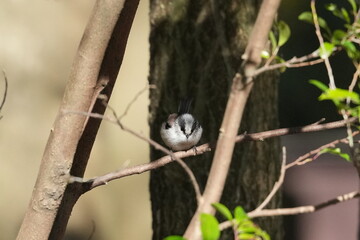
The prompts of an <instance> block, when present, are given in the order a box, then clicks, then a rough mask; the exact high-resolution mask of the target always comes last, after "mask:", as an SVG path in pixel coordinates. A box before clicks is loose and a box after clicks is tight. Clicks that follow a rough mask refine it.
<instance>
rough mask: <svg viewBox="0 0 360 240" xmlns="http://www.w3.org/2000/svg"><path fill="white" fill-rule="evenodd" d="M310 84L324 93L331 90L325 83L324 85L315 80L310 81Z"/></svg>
mask: <svg viewBox="0 0 360 240" xmlns="http://www.w3.org/2000/svg"><path fill="white" fill-rule="evenodd" d="M309 83H310V84H312V85H314V86H315V87H317V88H319V89H320V90H321V91H323V92H326V91H327V90H328V89H329V87H328V86H326V85H325V84H324V83H322V82H320V81H318V80H315V79H311V80H309Z"/></svg>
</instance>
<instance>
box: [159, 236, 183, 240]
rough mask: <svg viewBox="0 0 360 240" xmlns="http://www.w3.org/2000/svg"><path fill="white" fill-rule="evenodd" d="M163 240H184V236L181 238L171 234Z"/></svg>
mask: <svg viewBox="0 0 360 240" xmlns="http://www.w3.org/2000/svg"><path fill="white" fill-rule="evenodd" d="M164 240H186V238H183V237H182V236H177V235H172V236H168V237H166V238H164Z"/></svg>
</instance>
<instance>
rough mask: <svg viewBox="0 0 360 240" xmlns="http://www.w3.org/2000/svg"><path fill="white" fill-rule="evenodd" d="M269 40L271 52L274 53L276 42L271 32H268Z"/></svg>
mask: <svg viewBox="0 0 360 240" xmlns="http://www.w3.org/2000/svg"><path fill="white" fill-rule="evenodd" d="M269 38H270V42H271V48H272V52H275V49H276V48H277V41H276V38H275V34H274V32H273V31H270V32H269Z"/></svg>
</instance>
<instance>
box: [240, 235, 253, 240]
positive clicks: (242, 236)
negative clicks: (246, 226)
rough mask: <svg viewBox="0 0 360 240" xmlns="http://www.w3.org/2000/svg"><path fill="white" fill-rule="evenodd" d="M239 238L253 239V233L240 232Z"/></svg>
mask: <svg viewBox="0 0 360 240" xmlns="http://www.w3.org/2000/svg"><path fill="white" fill-rule="evenodd" d="M238 237H239V239H240V240H249V239H255V237H256V236H255V234H252V233H240V234H239V236H238Z"/></svg>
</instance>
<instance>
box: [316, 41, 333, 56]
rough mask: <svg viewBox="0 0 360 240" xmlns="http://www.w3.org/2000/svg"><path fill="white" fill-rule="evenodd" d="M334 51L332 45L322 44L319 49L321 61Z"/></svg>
mask: <svg viewBox="0 0 360 240" xmlns="http://www.w3.org/2000/svg"><path fill="white" fill-rule="evenodd" d="M334 50H335V45H334V44H332V43H329V42H324V44H323V45H322V46H320V47H319V55H320V57H321V58H322V59H325V58H328V57H329V56H330V55H331V54H332V52H333V51H334Z"/></svg>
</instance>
